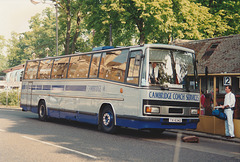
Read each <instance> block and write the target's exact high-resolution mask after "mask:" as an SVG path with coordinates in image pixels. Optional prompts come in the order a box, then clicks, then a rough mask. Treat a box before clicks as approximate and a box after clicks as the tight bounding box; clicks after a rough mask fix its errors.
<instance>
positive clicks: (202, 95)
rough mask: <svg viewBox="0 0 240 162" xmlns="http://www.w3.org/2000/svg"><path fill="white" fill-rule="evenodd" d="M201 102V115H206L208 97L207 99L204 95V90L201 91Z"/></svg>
mask: <svg viewBox="0 0 240 162" xmlns="http://www.w3.org/2000/svg"><path fill="white" fill-rule="evenodd" d="M200 100H201V115H205V107H204V106H205V100H206V97H205V95H204V92H203V90H201V98H200Z"/></svg>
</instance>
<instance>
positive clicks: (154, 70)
mask: <svg viewBox="0 0 240 162" xmlns="http://www.w3.org/2000/svg"><path fill="white" fill-rule="evenodd" d="M158 71H159V67H158V66H157V63H156V62H152V63H151V64H150V66H149V83H151V84H156V83H158Z"/></svg>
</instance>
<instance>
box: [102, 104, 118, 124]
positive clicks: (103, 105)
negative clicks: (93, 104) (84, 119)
mask: <svg viewBox="0 0 240 162" xmlns="http://www.w3.org/2000/svg"><path fill="white" fill-rule="evenodd" d="M107 105H109V106H111V109H112V111H113V114H114V125H116V111H115V108H114V106H113V105H112V104H111V103H102V105H101V107H100V109H99V112H98V124H100V116H101V114H102V111H103V109H104V107H106V106H107Z"/></svg>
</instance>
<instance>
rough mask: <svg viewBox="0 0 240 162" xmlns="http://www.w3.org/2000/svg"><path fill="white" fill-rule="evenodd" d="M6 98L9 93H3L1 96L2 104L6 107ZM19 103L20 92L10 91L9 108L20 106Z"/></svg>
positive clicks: (0, 101)
mask: <svg viewBox="0 0 240 162" xmlns="http://www.w3.org/2000/svg"><path fill="white" fill-rule="evenodd" d="M6 96H7V92H2V93H1V94H0V103H1V104H2V105H6ZM19 101H20V94H19ZM19 101H18V91H13V90H12V91H10V92H8V105H9V106H18V105H19Z"/></svg>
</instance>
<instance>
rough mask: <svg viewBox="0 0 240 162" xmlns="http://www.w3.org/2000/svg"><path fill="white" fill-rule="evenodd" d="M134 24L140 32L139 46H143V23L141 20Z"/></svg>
mask: <svg viewBox="0 0 240 162" xmlns="http://www.w3.org/2000/svg"><path fill="white" fill-rule="evenodd" d="M136 24H137V27H138V30H139V32H140V39H139V44H144V43H145V33H144V21H143V20H142V19H140V20H137V22H136Z"/></svg>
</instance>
